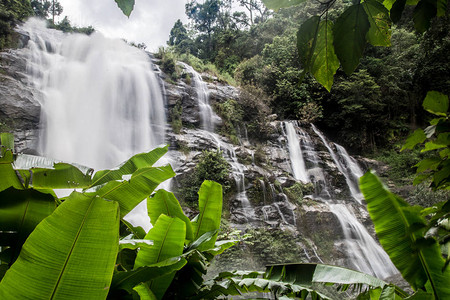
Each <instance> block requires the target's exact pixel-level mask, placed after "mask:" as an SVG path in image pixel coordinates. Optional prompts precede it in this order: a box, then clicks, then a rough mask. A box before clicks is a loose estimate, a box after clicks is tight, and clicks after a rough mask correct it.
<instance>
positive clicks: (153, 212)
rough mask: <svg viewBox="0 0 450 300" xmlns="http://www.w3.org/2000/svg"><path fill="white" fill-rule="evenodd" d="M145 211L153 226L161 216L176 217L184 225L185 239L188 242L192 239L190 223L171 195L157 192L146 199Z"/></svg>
mask: <svg viewBox="0 0 450 300" xmlns="http://www.w3.org/2000/svg"><path fill="white" fill-rule="evenodd" d="M147 210H148V216H149V217H150V222H151V223H152V225H155V223H156V221H157V220H158V218H159V216H160V215H161V214H164V215H166V216H169V217H177V218H179V219H180V220H182V221H183V222H184V223H185V224H186V239H187V240H189V241H192V240H193V239H194V234H193V232H192V225H191V221H190V220H189V218H188V217H186V215H185V214H184V213H183V210H182V209H181V206H180V203H179V202H178V200H177V198H175V196H174V195H173V193H170V192H167V191H165V190H158V191H157V192H156V193H155V194H154V195H153V196H152V197H150V198H148V199H147Z"/></svg>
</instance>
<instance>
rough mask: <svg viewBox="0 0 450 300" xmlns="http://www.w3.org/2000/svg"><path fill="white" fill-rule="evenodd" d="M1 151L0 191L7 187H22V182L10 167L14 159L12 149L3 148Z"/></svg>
mask: <svg viewBox="0 0 450 300" xmlns="http://www.w3.org/2000/svg"><path fill="white" fill-rule="evenodd" d="M2 152H3V153H2V156H1V157H0V178H1V180H0V191H3V190H5V189H7V188H9V187H14V188H16V189H23V184H22V182H21V181H20V179H19V177H17V174H16V171H14V169H13V167H12V162H13V161H14V157H13V153H12V151H11V150H5V151H2Z"/></svg>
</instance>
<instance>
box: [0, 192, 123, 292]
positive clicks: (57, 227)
mask: <svg viewBox="0 0 450 300" xmlns="http://www.w3.org/2000/svg"><path fill="white" fill-rule="evenodd" d="M118 232H119V210H118V205H117V203H116V202H112V201H105V200H103V199H101V198H99V197H87V196H85V195H83V194H80V193H76V192H73V193H72V194H71V195H70V196H69V197H68V198H67V200H66V201H65V202H63V203H62V204H61V205H60V206H58V208H57V209H56V210H55V211H54V212H53V214H52V215H50V216H49V217H47V218H46V219H44V220H43V221H42V222H41V223H40V224H39V225H38V226H37V227H36V229H35V230H34V231H33V232H32V233H31V234H30V236H29V238H28V239H27V241H26V242H25V244H24V245H23V248H22V251H21V253H20V256H19V258H18V259H17V261H16V262H15V263H14V264H13V265H12V267H11V268H10V269H9V270H8V272H7V273H6V275H5V277H4V278H3V280H2V281H1V282H0V298H1V299H104V298H106V295H107V293H108V289H109V286H110V283H111V279H112V275H113V270H114V263H115V260H116V255H117V249H118V241H119V234H118ZM24 286H26V288H24Z"/></svg>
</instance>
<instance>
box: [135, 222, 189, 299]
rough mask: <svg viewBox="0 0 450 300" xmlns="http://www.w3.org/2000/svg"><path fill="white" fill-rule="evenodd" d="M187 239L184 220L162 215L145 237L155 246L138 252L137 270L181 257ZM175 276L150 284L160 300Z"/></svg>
mask: <svg viewBox="0 0 450 300" xmlns="http://www.w3.org/2000/svg"><path fill="white" fill-rule="evenodd" d="M185 237H186V224H185V223H184V222H183V221H182V220H180V219H178V218H171V217H168V216H166V215H160V216H159V218H158V220H157V221H156V223H155V225H154V227H153V228H152V229H150V231H149V232H148V234H147V235H146V236H145V239H148V240H152V241H153V246H152V247H149V248H143V249H141V250H140V251H139V252H138V255H137V257H136V262H135V264H134V267H135V269H137V268H139V267H142V266H149V265H152V264H156V263H159V262H162V261H164V260H166V259H170V258H173V257H178V256H180V255H181V254H182V253H183V246H184V239H185ZM174 276H175V273H170V274H167V275H165V276H163V277H161V278H158V279H155V280H152V281H151V282H150V283H149V284H148V285H149V288H150V289H151V290H152V292H153V293H154V294H155V296H156V297H157V298H158V299H161V298H162V296H163V295H164V293H165V291H166V289H167V288H168V287H169V285H170V283H171V282H172V279H173V277H174Z"/></svg>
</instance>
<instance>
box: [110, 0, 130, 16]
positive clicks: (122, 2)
mask: <svg viewBox="0 0 450 300" xmlns="http://www.w3.org/2000/svg"><path fill="white" fill-rule="evenodd" d="M114 1H116V3H117V6H118V7H119V8H120V9H121V10H122V12H123V14H124V15H125V16H127V17H129V16H130V14H131V12H132V11H133V8H134V0H114Z"/></svg>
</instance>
